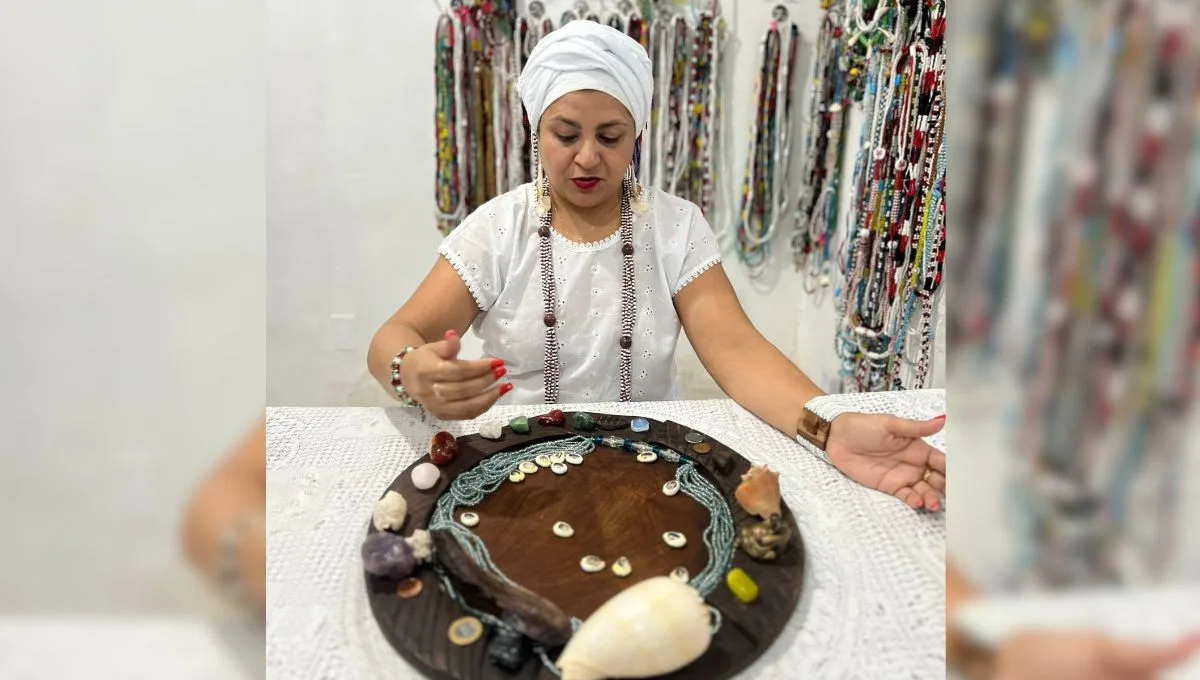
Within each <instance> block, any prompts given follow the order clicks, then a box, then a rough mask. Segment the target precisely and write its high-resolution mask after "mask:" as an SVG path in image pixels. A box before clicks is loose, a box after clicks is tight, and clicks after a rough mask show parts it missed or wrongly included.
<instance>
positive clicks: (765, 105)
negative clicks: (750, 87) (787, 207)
mask: <svg viewBox="0 0 1200 680" xmlns="http://www.w3.org/2000/svg"><path fill="white" fill-rule="evenodd" d="M784 21H787V10H786V9H785V8H784V7H783V6H782V5H780V6H778V7H776V8H775V13H774V17H773V18H772V20H771V23H770V25H769V27H768V28H767V30H766V32H765V33H764V34H763V39H762V42H761V48H760V53H759V74H758V77H757V79H756V80H755V101H756V102H757V107H756V110H755V115H754V118H753V121H752V123H751V128H750V150H749V152H748V153H747V155H746V170H745V173H744V175H743V177H742V195H741V210H740V213H739V215H738V222H737V244H738V256H739V258H740V259H741V261H742V262H743V263H744V264H745V265H746V267H747V270H748V272H749V274H750V276H751V277H757V276H759V275H760V274H761V273H762V271H763V268H764V267H765V266H766V260H767V254H768V249H769V243H770V240H771V236H772V235H773V233H774V231H775V228H776V226H777V224H778V220H779V213H780V212H781V210H780V206H779V203H780V196H781V195H782V196H784V197H785V198H784V202H786V193H785V192H786V186H787V166H786V164H785V163H784V162H783V161H784V159H786V158H787V157H788V156H789V155H790V151H789V149H788V147H789V146H790V142H789V136H790V135H789V128H790V127H791V126H790V122H791V107H792V81H793V77H792V76H793V74H794V71H795V59H796V53H797V49H796V48H797V46H798V43H799V35H800V34H799V28H798V27H797V26H796V25H795V24H794V23H791V22H788V23H787V28H786V31H783V30H781V29H780V24H781V22H784ZM777 176H778V181H777V179H776V178H777Z"/></svg>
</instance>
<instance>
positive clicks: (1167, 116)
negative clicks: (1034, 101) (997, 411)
mask: <svg viewBox="0 0 1200 680" xmlns="http://www.w3.org/2000/svg"><path fill="white" fill-rule="evenodd" d="M1095 7H1096V8H1100V9H1103V10H1104V14H1106V15H1107V16H1106V17H1105V18H1104V19H1102V23H1104V24H1107V28H1108V32H1107V33H1108V34H1107V35H1103V34H1102V35H1100V36H1098V38H1097V39H1096V40H1095V41H1094V44H1093V45H1092V54H1091V55H1090V57H1091V59H1090V60H1091V61H1092V62H1095V61H1100V62H1101V63H1104V64H1106V65H1107V66H1108V67H1109V68H1108V69H1106V71H1104V72H1102V73H1101V74H1100V78H1099V79H1100V81H1101V84H1102V86H1103V87H1102V88H1101V89H1100V96H1099V101H1097V102H1095V103H1093V102H1091V101H1084V102H1080V101H1079V100H1068V101H1067V102H1066V104H1065V106H1064V107H1063V109H1062V110H1061V111H1060V112H1059V115H1060V116H1061V117H1062V122H1063V123H1064V124H1066V125H1070V126H1071V127H1072V128H1073V129H1076V130H1082V131H1083V136H1084V143H1083V145H1082V148H1080V149H1079V150H1078V151H1077V152H1076V153H1073V154H1072V160H1073V162H1072V163H1071V166H1070V170H1071V171H1070V172H1068V173H1063V175H1064V176H1063V181H1062V182H1061V183H1056V184H1054V185H1053V186H1050V187H1048V191H1047V198H1048V199H1050V200H1049V202H1048V205H1047V209H1048V210H1049V211H1050V212H1049V215H1048V217H1049V219H1048V220H1047V222H1048V225H1047V231H1048V233H1047V238H1048V242H1047V246H1046V248H1045V249H1044V252H1045V259H1044V261H1042V262H1039V263H1037V264H1038V265H1039V266H1040V267H1041V268H1042V269H1043V270H1044V271H1045V272H1046V283H1045V289H1044V291H1043V294H1042V295H1041V296H1040V299H1043V300H1045V304H1044V306H1043V307H1042V308H1041V309H1039V310H1037V314H1036V323H1037V325H1038V328H1037V331H1038V332H1035V333H1034V334H1033V336H1034V337H1035V338H1036V344H1034V345H1033V346H1032V347H1031V348H1030V352H1029V357H1028V363H1027V366H1026V369H1025V371H1024V375H1023V376H1022V377H1023V378H1024V380H1023V384H1024V386H1025V387H1026V392H1025V395H1026V399H1025V403H1024V404H1023V406H1024V412H1023V413H1022V416H1023V417H1022V423H1023V427H1022V430H1021V433H1020V434H1021V436H1020V437H1019V438H1018V442H1017V443H1016V446H1015V447H1014V449H1015V450H1016V451H1019V452H1021V455H1022V457H1023V459H1024V460H1023V464H1022V465H1021V466H1020V468H1019V469H1020V470H1022V472H1023V474H1024V479H1023V481H1024V484H1023V485H1022V486H1023V487H1024V488H1025V490H1026V494H1025V495H1024V496H1023V497H1021V498H1019V499H1014V500H1015V501H1016V502H1015V503H1014V507H1015V508H1016V509H1017V510H1018V511H1019V512H1022V513H1026V514H1027V515H1028V518H1027V521H1026V523H1025V524H1026V535H1025V539H1026V540H1025V545H1026V546H1027V547H1026V550H1025V551H1024V555H1025V557H1026V561H1025V562H1024V563H1023V564H1019V565H1018V567H1017V573H1018V577H1019V578H1021V579H1022V580H1025V581H1028V582H1032V583H1036V584H1046V585H1052V586H1056V585H1066V584H1070V585H1076V586H1078V585H1087V584H1092V585H1094V584H1110V583H1114V582H1126V583H1149V582H1155V581H1159V580H1162V579H1165V578H1168V577H1170V576H1171V574H1170V569H1171V563H1172V560H1173V552H1174V550H1175V549H1176V540H1177V537H1178V536H1179V534H1180V533H1181V530H1182V531H1188V530H1189V529H1187V528H1182V527H1179V526H1178V524H1177V520H1178V519H1180V518H1179V507H1178V506H1179V501H1180V489H1179V486H1178V485H1179V479H1180V476H1181V475H1180V472H1181V469H1182V465H1183V462H1184V458H1185V456H1186V455H1187V453H1188V452H1187V451H1186V450H1185V446H1184V442H1185V434H1184V433H1185V428H1186V426H1187V424H1188V421H1189V420H1190V418H1189V416H1190V415H1191V412H1192V410H1193V408H1194V406H1193V405H1194V404H1195V389H1196V378H1197V374H1196V370H1197V362H1198V361H1200V325H1198V321H1200V309H1198V308H1197V302H1198V300H1197V296H1198V295H1200V257H1198V254H1197V236H1198V234H1200V176H1198V174H1197V168H1198V167H1200V153H1198V152H1197V151H1196V149H1195V147H1196V142H1197V141H1198V140H1200V123H1197V120H1196V118H1195V115H1194V112H1195V111H1196V110H1197V105H1198V104H1200V97H1198V96H1197V91H1198V87H1197V86H1198V85H1200V73H1198V72H1197V69H1196V67H1195V63H1196V60H1195V55H1196V53H1197V42H1196V40H1197V31H1198V29H1200V23H1198V22H1197V21H1196V19H1195V18H1194V17H1193V16H1191V13H1190V12H1189V11H1188V10H1187V9H1186V8H1185V7H1184V6H1183V5H1177V6H1175V10H1176V12H1173V11H1172V8H1171V7H1165V6H1164V7H1158V6H1153V5H1147V4H1146V3H1141V2H1133V1H1122V0H1113V1H1112V2H1105V3H1097V4H1096V5H1095ZM1071 75H1072V76H1073V78H1074V79H1075V80H1076V81H1079V80H1085V78H1083V77H1082V76H1081V74H1080V73H1079V72H1078V71H1075V72H1073V73H1072V74H1071ZM1089 112H1094V113H1092V115H1086V114H1087V113H1089ZM1149 528H1152V529H1153V530H1148V529H1149Z"/></svg>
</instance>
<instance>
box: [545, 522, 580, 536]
mask: <svg viewBox="0 0 1200 680" xmlns="http://www.w3.org/2000/svg"><path fill="white" fill-rule="evenodd" d="M551 531H553V532H554V535H555V536H558V537H559V538H570V537H572V536H574V535H575V530H574V529H572V528H571V525H570V524H567V523H566V522H555V523H554V528H553V529H551Z"/></svg>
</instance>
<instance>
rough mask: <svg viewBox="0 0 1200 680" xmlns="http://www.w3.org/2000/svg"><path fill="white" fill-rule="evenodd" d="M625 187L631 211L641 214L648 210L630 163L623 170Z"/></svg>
mask: <svg viewBox="0 0 1200 680" xmlns="http://www.w3.org/2000/svg"><path fill="white" fill-rule="evenodd" d="M625 185H626V187H627V188H628V191H629V206H630V207H631V208H633V211H634V212H635V213H638V214H641V213H644V212H646V211H647V210H649V209H650V205H649V204H648V203H646V200H645V192H644V191H642V185H641V183H640V182H638V179H637V171H636V170H635V169H634V167H633V164H632V163H631V164H630V165H629V167H628V168H625Z"/></svg>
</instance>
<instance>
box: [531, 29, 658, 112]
mask: <svg viewBox="0 0 1200 680" xmlns="http://www.w3.org/2000/svg"><path fill="white" fill-rule="evenodd" d="M579 90H597V91H599V92H603V93H605V94H607V95H610V96H612V97H613V98H614V99H616V100H617V101H619V102H621V103H622V104H624V105H625V108H627V109H629V113H630V115H632V116H633V122H634V124H635V125H636V126H637V132H638V133H641V132H642V131H643V130H645V129H646V125H647V123H649V121H650V103H651V97H652V96H653V92H654V73H653V71H652V69H651V65H650V56H649V55H647V54H646V50H645V48H643V47H642V46H641V44H640V43H638V42H637V41H636V40H634V39H633V38H630V37H629V36H627V35H625V34H624V33H622V32H620V31H618V30H617V29H615V28H613V27H611V26H605V25H603V24H598V23H596V22H594V21H587V20H584V19H580V20H576V21H572V22H570V23H568V24H567V25H566V26H563V27H562V28H560V29H558V30H556V31H552V32H551V33H550V34H548V35H547V36H546V37H544V38H542V39H541V40H539V41H538V44H537V46H535V47H534V48H533V52H532V53H531V54H530V55H529V61H528V62H527V63H526V64H525V69H524V70H523V71H521V77H520V78H519V79H517V91H518V92H520V94H521V102H522V103H524V104H525V110H526V111H527V112H528V114H529V121H530V124H531V126H532V127H533V130H534V132H535V133H536V132H537V126H538V122H539V121H541V119H542V114H544V113H546V109H548V108H550V105H551V104H553V103H554V102H555V100H557V99H558V98H559V97H561V96H563V95H564V94H567V93H570V92H577V91H579Z"/></svg>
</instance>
